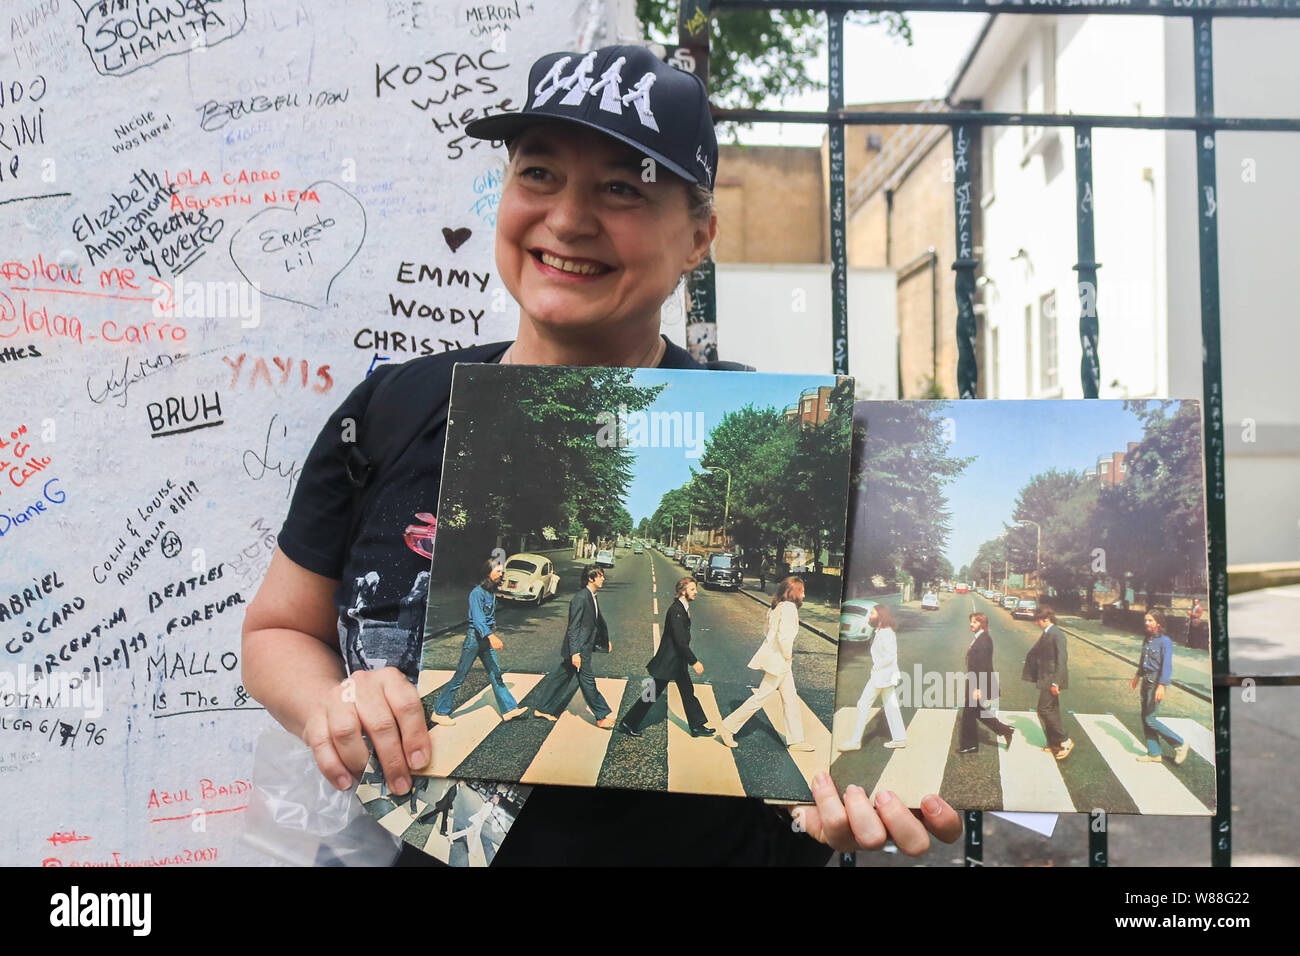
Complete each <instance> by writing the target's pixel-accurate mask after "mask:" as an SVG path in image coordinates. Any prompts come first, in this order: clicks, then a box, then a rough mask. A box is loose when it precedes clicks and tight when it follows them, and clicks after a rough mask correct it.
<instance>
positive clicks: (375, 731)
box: [302, 667, 429, 795]
mask: <svg viewBox="0 0 1300 956" xmlns="http://www.w3.org/2000/svg"><path fill="white" fill-rule="evenodd" d="M363 734H364V735H365V736H366V737H369V738H370V744H371V746H373V747H374V748H375V756H376V757H377V758H378V759H379V765H380V766H381V767H382V768H383V770H384V779H385V780H387V781H388V789H389V790H391V791H392V792H393V793H394V794H397V795H400V794H404V793H406V792H407V791H409V790H410V789H411V771H412V770H416V769H419V768H420V767H423V766H424V765H425V764H426V763H427V762H428V760H429V731H428V727H427V725H426V723H425V719H424V707H423V706H422V705H421V703H420V696H419V694H418V693H417V692H416V690H415V687H414V686H412V684H411V682H410V681H408V680H407V679H406V677H405V675H403V674H402V672H401V671H399V670H398V669H397V668H396V667H385V668H383V669H382V670H377V671H357V672H356V673H354V674H353V675H352V676H351V677H349V678H348V679H347V680H345V681H343V682H342V683H340V684H338V685H336V686H335V687H334V688H332V689H331V690H330V691H329V693H327V694H326V695H325V699H324V700H322V701H321V702H320V704H319V706H318V707H317V709H316V711H315V712H314V713H313V714H312V715H311V716H310V717H309V718H308V719H307V724H306V727H305V728H304V730H303V735H302V739H303V741H304V742H305V743H306V744H307V746H309V747H310V748H311V749H312V753H314V754H315V755H316V766H317V767H319V768H320V772H321V773H323V774H324V775H325V777H326V779H327V780H330V781H332V782H333V783H334V786H335V787H337V788H338V789H340V790H347V789H349V788H350V787H351V786H352V784H353V778H354V777H355V776H358V775H359V774H360V773H361V771H362V770H364V769H365V767H366V764H367V762H369V760H370V750H369V748H368V747H367V746H366V741H365V739H364V738H363V737H362V735H363Z"/></svg>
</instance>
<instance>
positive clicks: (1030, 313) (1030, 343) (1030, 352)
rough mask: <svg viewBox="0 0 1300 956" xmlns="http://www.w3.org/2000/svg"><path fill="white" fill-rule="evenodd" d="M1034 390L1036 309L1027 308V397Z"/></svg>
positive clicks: (1030, 306) (1029, 306)
mask: <svg viewBox="0 0 1300 956" xmlns="http://www.w3.org/2000/svg"><path fill="white" fill-rule="evenodd" d="M1033 390H1034V307H1033V306H1032V305H1027V306H1025V395H1026V396H1028V395H1029V394H1030V393H1031V392H1032V391H1033Z"/></svg>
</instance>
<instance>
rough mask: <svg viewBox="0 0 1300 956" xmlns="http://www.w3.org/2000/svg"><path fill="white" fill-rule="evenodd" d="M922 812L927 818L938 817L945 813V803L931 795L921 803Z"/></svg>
mask: <svg viewBox="0 0 1300 956" xmlns="http://www.w3.org/2000/svg"><path fill="white" fill-rule="evenodd" d="M921 810H922V811H923V812H924V813H925V815H926V816H927V817H937V816H938V815H939V814H941V813H943V802H942V801H941V800H940V799H939V798H938V797H936V796H935V795H934V794H932V793H931V794H929V795H927V796H926V797H925V798H924V799H923V800H922V801H921Z"/></svg>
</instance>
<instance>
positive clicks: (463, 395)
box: [438, 367, 662, 566]
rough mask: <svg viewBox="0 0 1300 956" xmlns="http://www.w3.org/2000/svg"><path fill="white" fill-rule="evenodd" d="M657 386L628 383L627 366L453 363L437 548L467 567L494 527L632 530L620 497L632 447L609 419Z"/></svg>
mask: <svg viewBox="0 0 1300 956" xmlns="http://www.w3.org/2000/svg"><path fill="white" fill-rule="evenodd" d="M503 388H506V389H509V394H507V395H503V394H502V392H501V390H502V389H503ZM661 390H662V386H650V387H638V386H636V385H633V384H632V373H631V371H630V370H627V369H608V368H592V369H554V368H544V367H518V368H513V369H512V370H511V372H510V373H509V374H508V375H506V374H483V373H473V372H469V373H465V372H458V373H457V376H456V381H455V389H454V392H453V396H452V407H451V411H450V416H449V428H448V435H447V449H446V454H445V458H444V463H443V475H442V489H443V490H442V499H441V502H440V507H439V512H438V516H439V521H438V534H439V537H438V548H439V549H440V551H439V553H440V554H441V553H442V551H441V549H442V548H444V547H448V548H452V549H454V550H455V551H456V552H457V560H458V561H459V562H463V563H464V564H465V565H466V566H472V564H473V562H474V555H478V554H482V555H483V556H486V555H487V554H489V553H490V552H491V549H492V546H493V544H494V542H495V540H496V538H497V536H499V535H510V534H540V533H541V531H542V529H543V528H545V527H548V526H551V527H555V528H568V529H570V532H573V531H574V529H575V528H577V529H582V528H586V529H587V530H588V531H589V532H590V533H592V534H602V535H606V536H607V535H609V534H611V533H615V532H618V531H624V530H630V529H631V525H632V519H631V516H630V515H628V513H627V509H626V508H625V507H624V505H623V500H624V499H625V497H626V495H627V489H628V486H629V484H630V482H631V479H632V462H633V454H632V452H631V451H630V450H629V449H628V448H627V447H625V446H624V445H623V444H621V443H620V442H619V434H618V430H617V428H616V427H610V422H611V418H612V416H613V413H614V411H615V410H617V409H619V408H625V409H627V410H628V411H635V410H638V409H642V408H645V407H646V406H648V405H649V404H650V403H651V402H653V401H654V399H655V397H656V396H657V395H658V394H659V392H660V391H661ZM469 409H474V410H475V422H474V424H473V425H470V424H468V423H467V422H466V416H467V412H468V410H469ZM484 409H490V412H489V413H487V414H483V413H482V410H484Z"/></svg>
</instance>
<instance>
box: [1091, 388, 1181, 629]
mask: <svg viewBox="0 0 1300 956" xmlns="http://www.w3.org/2000/svg"><path fill="white" fill-rule="evenodd" d="M1124 407H1125V408H1126V409H1128V410H1130V411H1132V412H1133V413H1134V414H1135V415H1136V416H1137V417H1138V419H1139V420H1140V421H1141V422H1142V429H1143V437H1142V441H1141V442H1139V443H1138V445H1137V447H1136V448H1134V449H1133V450H1132V451H1131V452H1129V454H1128V456H1127V458H1126V459H1125V467H1126V472H1125V477H1124V480H1123V481H1121V482H1120V483H1119V484H1118V485H1116V486H1115V487H1114V488H1107V489H1104V491H1103V493H1102V495H1101V501H1100V534H1099V538H1100V541H1101V545H1102V547H1104V549H1105V558H1106V570H1107V572H1108V573H1109V575H1110V576H1111V577H1112V579H1114V580H1115V581H1116V582H1117V583H1119V584H1120V586H1121V587H1122V586H1123V582H1124V581H1126V580H1128V579H1130V576H1131V581H1132V585H1133V588H1134V590H1135V591H1137V592H1139V593H1141V592H1145V593H1146V596H1147V602H1148V603H1150V602H1151V601H1152V600H1153V599H1154V596H1155V595H1156V594H1157V593H1161V592H1168V591H1171V590H1173V587H1174V585H1175V582H1181V583H1182V584H1183V585H1184V586H1185V587H1187V588H1188V589H1194V590H1196V591H1201V590H1203V589H1204V587H1205V582H1206V554H1205V502H1204V498H1203V488H1204V482H1203V478H1202V459H1201V442H1202V434H1201V419H1200V414H1199V412H1198V409H1197V406H1196V405H1195V404H1194V403H1192V402H1181V401H1177V400H1155V399H1151V400H1147V399H1140V400H1128V401H1125V403H1124Z"/></svg>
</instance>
